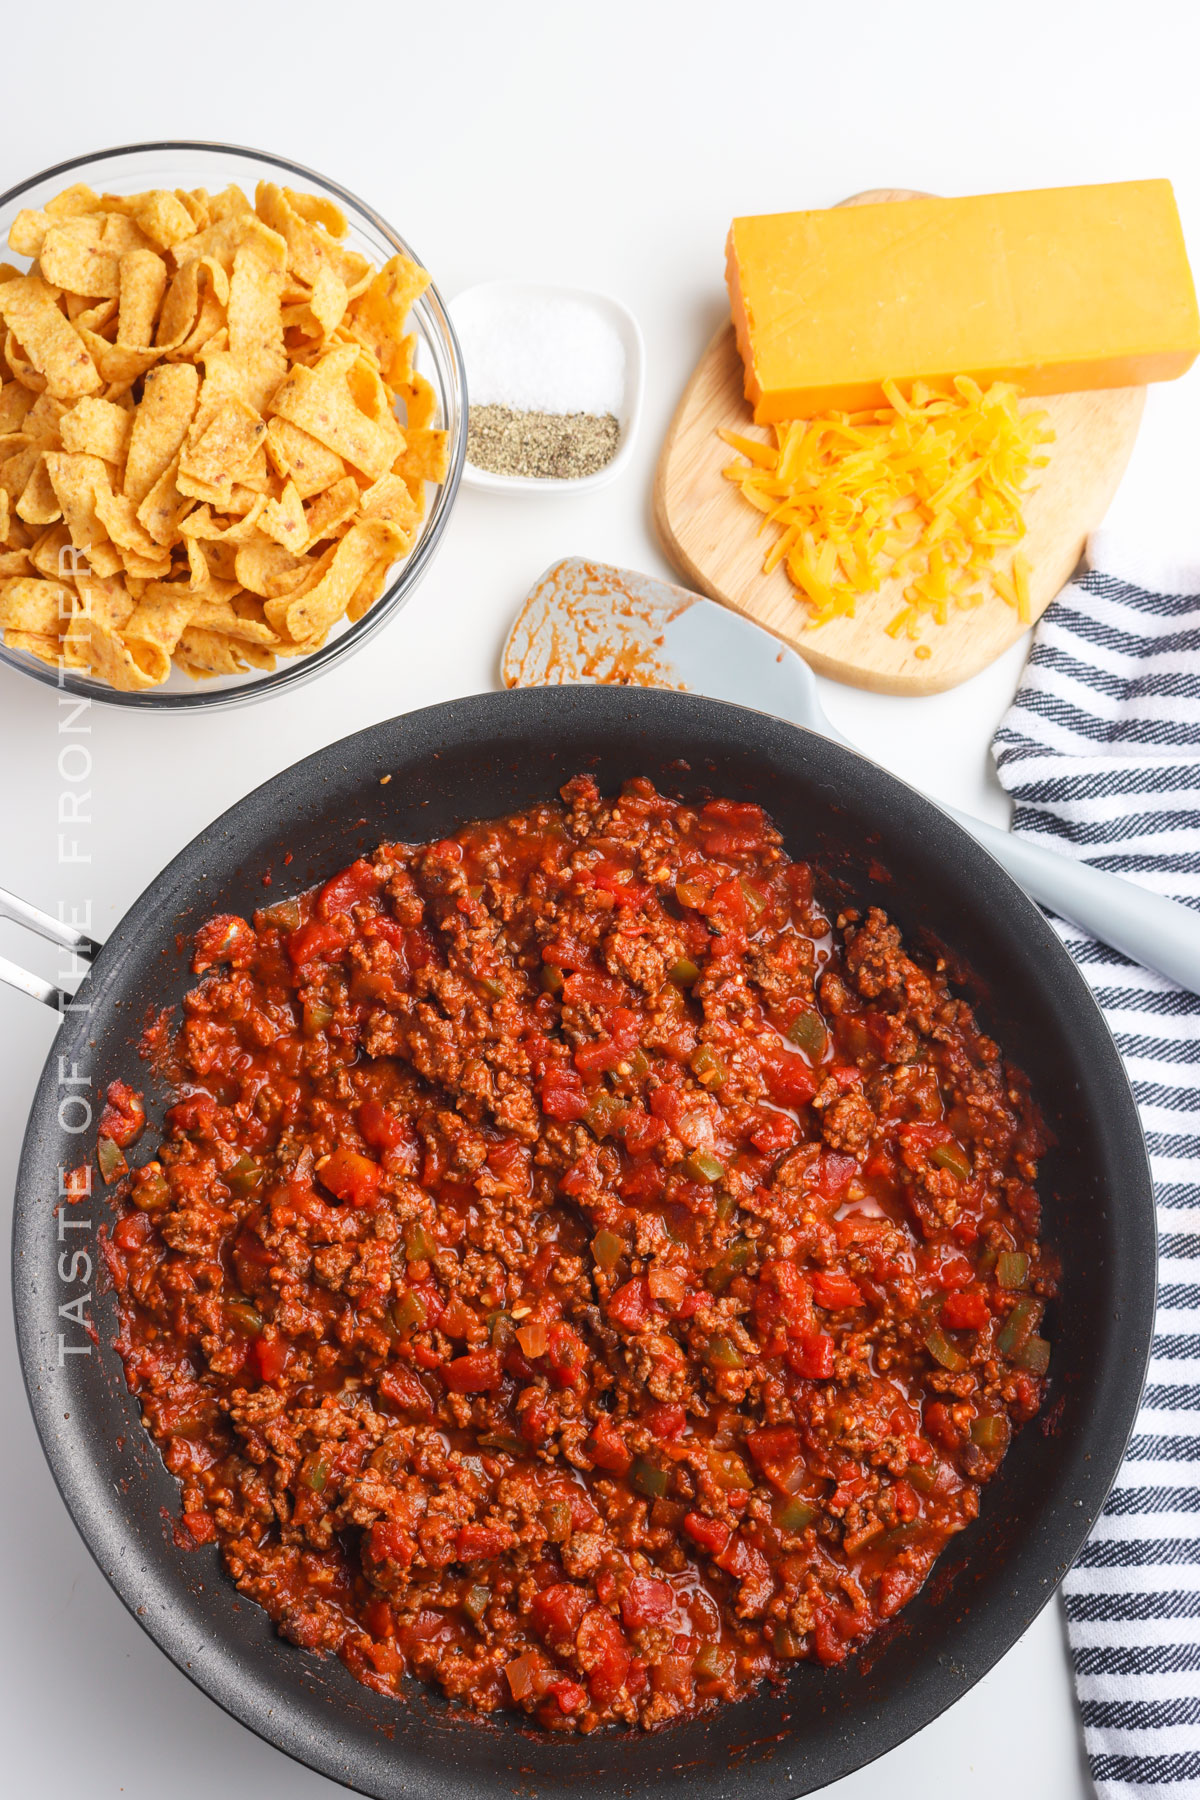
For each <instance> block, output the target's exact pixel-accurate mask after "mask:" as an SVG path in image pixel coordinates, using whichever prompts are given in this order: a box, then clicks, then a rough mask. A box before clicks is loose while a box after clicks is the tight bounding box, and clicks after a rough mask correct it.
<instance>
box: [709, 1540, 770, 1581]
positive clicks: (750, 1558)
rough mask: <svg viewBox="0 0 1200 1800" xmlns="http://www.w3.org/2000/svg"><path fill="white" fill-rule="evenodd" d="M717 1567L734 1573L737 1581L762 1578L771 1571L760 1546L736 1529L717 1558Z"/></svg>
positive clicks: (731, 1573) (730, 1573)
mask: <svg viewBox="0 0 1200 1800" xmlns="http://www.w3.org/2000/svg"><path fill="white" fill-rule="evenodd" d="M716 1562H717V1567H718V1568H719V1569H724V1570H725V1573H726V1574H727V1575H732V1576H733V1578H734V1580H735V1581H749V1580H750V1579H751V1578H752V1577H753V1578H755V1579H762V1577H764V1576H766V1575H769V1574H770V1572H771V1565H770V1563H769V1562H768V1561H767V1559H766V1557H765V1556H764V1555H763V1553H762V1551H761V1550H760V1549H759V1548H758V1546H757V1544H751V1543H750V1542H748V1540H747V1539H746V1538H745V1537H743V1535H742V1533H741V1532H740V1531H735V1532H734V1533H733V1535H732V1536H731V1538H730V1540H729V1542H728V1543H727V1544H726V1546H725V1548H724V1549H723V1550H722V1551H721V1552H720V1554H719V1555H718V1557H717V1559H716Z"/></svg>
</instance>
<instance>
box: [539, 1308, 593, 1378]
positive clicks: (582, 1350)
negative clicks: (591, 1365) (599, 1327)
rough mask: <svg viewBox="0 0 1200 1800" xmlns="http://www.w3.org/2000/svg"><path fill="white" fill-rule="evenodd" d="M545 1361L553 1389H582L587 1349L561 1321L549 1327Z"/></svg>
mask: <svg viewBox="0 0 1200 1800" xmlns="http://www.w3.org/2000/svg"><path fill="white" fill-rule="evenodd" d="M549 1337H550V1344H549V1349H548V1352H547V1360H548V1362H549V1364H550V1378H551V1380H552V1381H553V1383H554V1385H555V1387H560V1388H565V1387H577V1386H579V1387H582V1386H583V1385H584V1384H585V1383H586V1381H587V1375H586V1372H585V1371H586V1369H587V1365H588V1360H589V1352H588V1347H587V1345H586V1344H585V1343H584V1341H583V1339H582V1338H581V1337H580V1336H579V1334H578V1332H576V1331H572V1329H571V1327H570V1326H569V1325H564V1324H563V1323H562V1322H561V1321H559V1322H557V1323H556V1324H554V1325H551V1327H550V1332H549Z"/></svg>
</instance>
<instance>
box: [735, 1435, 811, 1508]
mask: <svg viewBox="0 0 1200 1800" xmlns="http://www.w3.org/2000/svg"><path fill="white" fill-rule="evenodd" d="M746 1446H747V1448H748V1450H749V1451H750V1454H751V1456H752V1457H753V1458H754V1460H755V1462H756V1463H757V1464H758V1466H759V1468H760V1469H761V1470H762V1472H763V1474H764V1475H765V1476H766V1477H767V1480H768V1481H770V1482H771V1483H772V1484H773V1485H774V1486H775V1487H777V1488H780V1489H781V1490H782V1491H783V1492H784V1493H790V1492H791V1487H790V1485H789V1484H790V1483H791V1482H792V1481H793V1480H794V1478H795V1476H796V1474H797V1471H798V1470H799V1468H800V1467H801V1465H802V1462H803V1458H802V1457H801V1454H800V1433H799V1432H798V1431H797V1430H796V1428H795V1427H794V1426H793V1425H764V1426H762V1427H760V1429H759V1430H758V1431H751V1432H748V1433H747V1434H746Z"/></svg>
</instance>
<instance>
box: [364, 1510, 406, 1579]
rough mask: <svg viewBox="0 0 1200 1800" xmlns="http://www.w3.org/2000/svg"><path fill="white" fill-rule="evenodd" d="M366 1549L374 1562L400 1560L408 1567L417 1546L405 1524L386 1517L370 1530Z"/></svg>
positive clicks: (399, 1561)
mask: <svg viewBox="0 0 1200 1800" xmlns="http://www.w3.org/2000/svg"><path fill="white" fill-rule="evenodd" d="M366 1551H367V1556H368V1557H369V1559H370V1560H371V1561H372V1562H398V1563H400V1564H402V1565H403V1567H404V1568H406V1569H407V1568H408V1567H409V1565H410V1563H411V1562H412V1560H413V1557H414V1556H415V1555H416V1553H417V1546H416V1544H415V1543H414V1541H413V1539H412V1538H411V1537H410V1536H409V1534H408V1532H407V1531H406V1530H405V1529H404V1527H403V1525H401V1524H399V1523H398V1522H397V1521H396V1520H395V1519H384V1520H382V1521H381V1522H380V1523H379V1524H377V1525H372V1526H371V1529H370V1530H369V1531H368V1533H367V1543H366Z"/></svg>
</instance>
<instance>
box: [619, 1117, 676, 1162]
mask: <svg viewBox="0 0 1200 1800" xmlns="http://www.w3.org/2000/svg"><path fill="white" fill-rule="evenodd" d="M621 1135H622V1137H623V1138H624V1139H625V1148H626V1150H628V1152H629V1154H630V1155H631V1156H644V1155H645V1153H646V1151H647V1150H653V1148H654V1146H655V1144H659V1143H661V1142H662V1140H663V1138H665V1137H666V1135H667V1126H666V1124H665V1122H664V1121H663V1120H662V1119H656V1118H655V1117H654V1115H653V1114H652V1113H647V1112H643V1111H642V1109H641V1107H640V1106H631V1107H630V1108H629V1109H628V1111H627V1112H626V1113H625V1116H624V1118H623V1119H622V1120H621Z"/></svg>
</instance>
